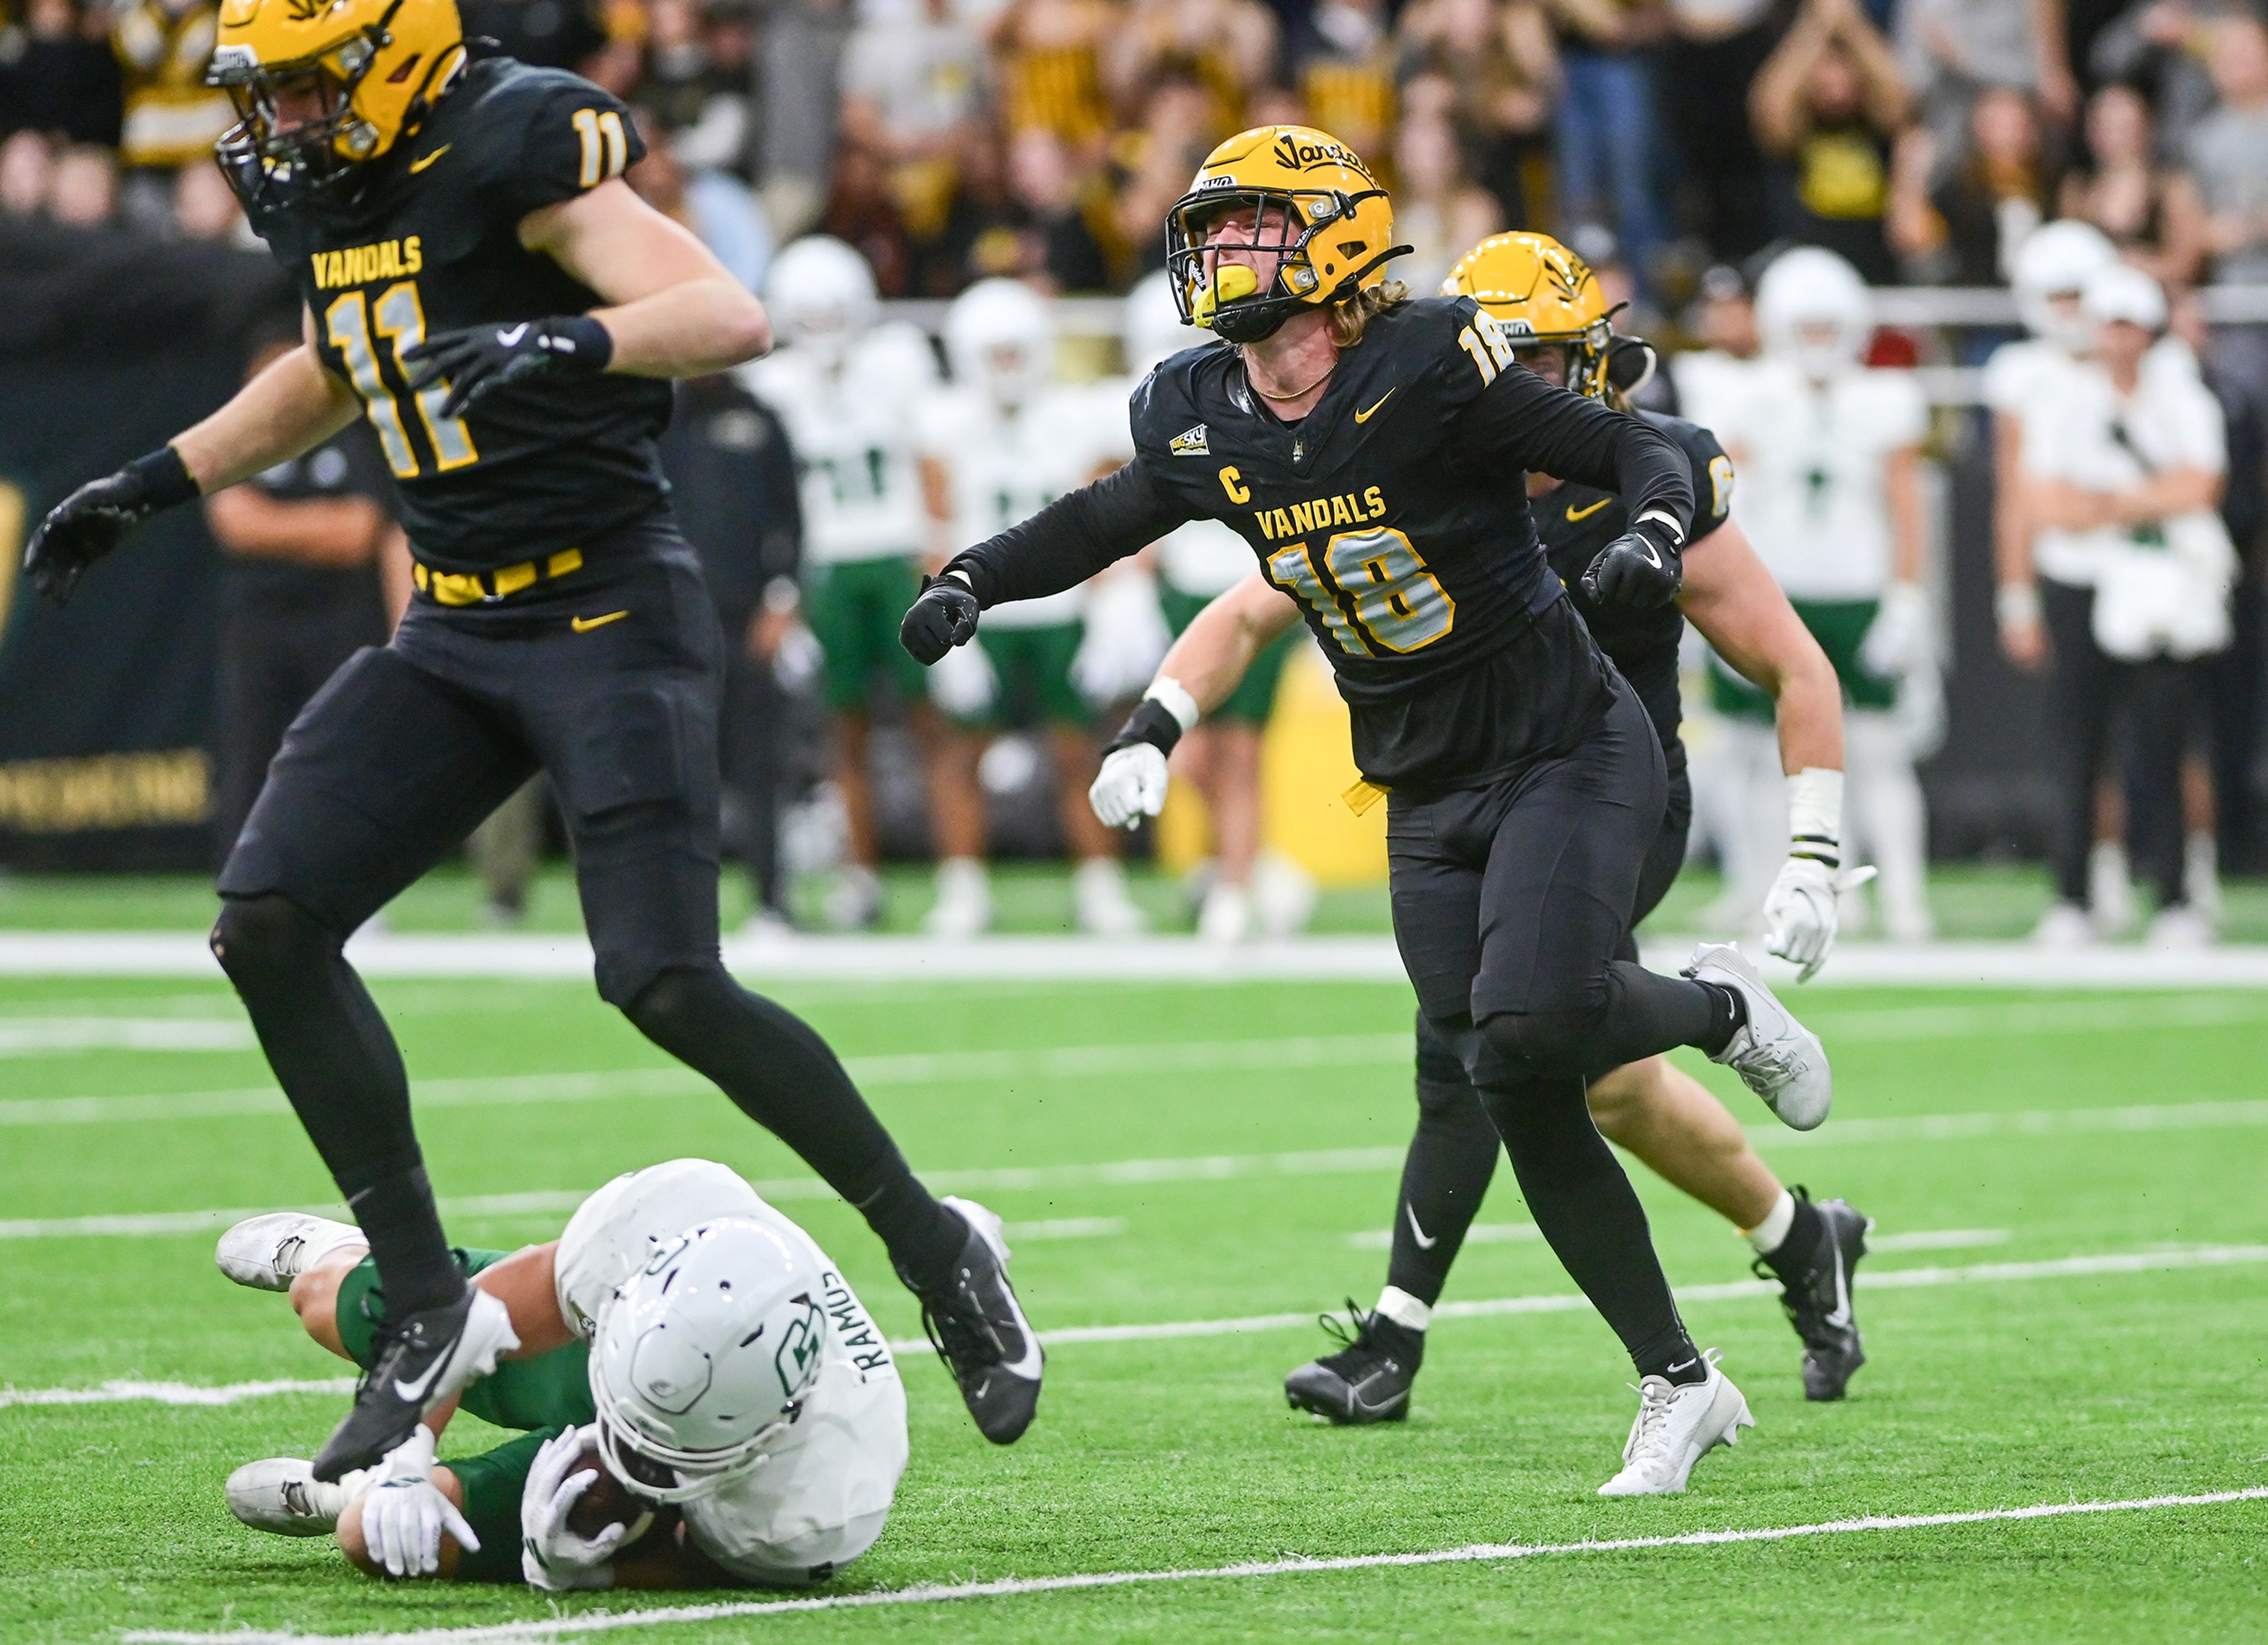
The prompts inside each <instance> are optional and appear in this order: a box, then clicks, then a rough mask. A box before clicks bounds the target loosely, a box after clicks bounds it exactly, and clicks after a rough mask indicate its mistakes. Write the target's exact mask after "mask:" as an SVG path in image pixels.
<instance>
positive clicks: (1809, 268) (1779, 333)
mask: <svg viewBox="0 0 2268 1645" xmlns="http://www.w3.org/2000/svg"><path fill="white" fill-rule="evenodd" d="M1756 331H1757V334H1758V335H1759V336H1761V337H1762V338H1763V340H1764V352H1765V353H1766V354H1776V355H1778V356H1780V357H1782V358H1786V359H1789V360H1792V361H1793V362H1794V363H1795V365H1796V368H1797V369H1798V370H1799V371H1800V372H1801V373H1803V374H1804V376H1805V377H1807V378H1808V379H1809V380H1811V381H1813V382H1815V383H1819V382H1826V381H1828V380H1830V379H1831V378H1834V377H1837V376H1839V375H1840V374H1841V373H1845V372H1846V371H1849V370H1850V369H1851V368H1852V366H1853V365H1857V364H1858V363H1859V360H1860V359H1861V358H1863V357H1864V356H1865V354H1866V351H1867V340H1868V339H1869V338H1871V337H1872V336H1874V299H1872V298H1871V297H1870V296H1868V294H1867V283H1866V282H1865V281H1864V280H1862V279H1860V278H1859V271H1858V270H1857V269H1854V268H1852V266H1851V265H1850V264H1849V263H1848V262H1845V261H1844V260H1843V259H1842V258H1840V257H1838V256H1837V255H1836V254H1834V253H1833V252H1831V251H1825V250H1823V249H1821V248H1820V247H1816V246H1799V247H1796V248H1795V249H1794V250H1793V251H1790V252H1786V253H1784V254H1781V255H1780V256H1778V257H1777V258H1775V259H1774V260H1773V262H1772V265H1771V268H1769V269H1765V270H1764V278H1763V279H1762V280H1760V281H1759V282H1757V284H1756Z"/></svg>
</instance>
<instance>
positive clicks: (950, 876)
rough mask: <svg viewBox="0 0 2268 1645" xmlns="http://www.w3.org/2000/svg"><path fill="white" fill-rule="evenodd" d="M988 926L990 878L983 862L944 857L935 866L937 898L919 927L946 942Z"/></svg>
mask: <svg viewBox="0 0 2268 1645" xmlns="http://www.w3.org/2000/svg"><path fill="white" fill-rule="evenodd" d="M991 926H992V882H991V881H990V878H988V877H987V875H986V874H985V872H984V865H983V863H981V862H977V861H976V860H974V859H970V858H967V857H955V858H948V859H946V860H945V861H943V862H941V863H939V864H938V866H937V902H936V903H935V904H933V905H932V907H931V909H930V911H929V913H928V914H927V915H926V916H925V917H924V918H923V920H922V929H923V930H924V931H926V932H927V933H929V934H930V935H931V936H932V937H941V938H943V939H945V940H946V941H948V942H962V941H967V940H968V939H969V938H971V937H980V936H983V934H984V933H985V932H987V931H989V930H990V929H991Z"/></svg>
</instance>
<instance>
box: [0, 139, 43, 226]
mask: <svg viewBox="0 0 2268 1645" xmlns="http://www.w3.org/2000/svg"><path fill="white" fill-rule="evenodd" d="M54 176H55V148H54V145H53V144H50V143H49V142H48V139H47V136H46V135H45V134H44V133H42V132H38V131H29V130H26V131H18V132H17V133H16V134H15V135H14V136H11V137H10V138H9V139H8V140H7V141H6V142H5V143H0V212H4V213H6V214H7V215H8V216H10V217H37V216H38V215H39V214H40V212H42V211H44V210H47V209H48V183H49V182H50V181H52V180H53V178H54Z"/></svg>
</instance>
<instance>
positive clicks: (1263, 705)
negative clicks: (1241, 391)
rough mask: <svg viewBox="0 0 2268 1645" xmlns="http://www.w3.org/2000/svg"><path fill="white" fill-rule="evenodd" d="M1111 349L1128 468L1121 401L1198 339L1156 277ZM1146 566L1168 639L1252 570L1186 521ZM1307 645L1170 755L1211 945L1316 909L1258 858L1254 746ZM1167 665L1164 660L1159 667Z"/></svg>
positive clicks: (1220, 539) (1246, 553) (1277, 865)
mask: <svg viewBox="0 0 2268 1645" xmlns="http://www.w3.org/2000/svg"><path fill="white" fill-rule="evenodd" d="M1119 339H1120V342H1121V343H1122V344H1123V348H1124V350H1125V355H1126V371H1127V375H1126V376H1124V377H1123V378H1111V379H1108V380H1105V381H1103V382H1101V383H1097V384H1096V385H1095V386H1094V395H1095V397H1096V400H1097V402H1099V403H1100V404H1101V406H1102V407H1103V408H1104V413H1103V414H1104V415H1105V416H1106V417H1108V418H1109V419H1110V421H1111V424H1112V426H1113V431H1114V432H1115V433H1116V437H1117V443H1116V446H1115V447H1114V454H1115V455H1116V456H1117V457H1118V458H1120V459H1121V460H1126V459H1130V458H1131V457H1132V456H1133V455H1134V439H1133V434H1132V432H1131V430H1130V427H1129V425H1128V423H1127V416H1126V402H1127V401H1128V400H1129V399H1130V397H1131V396H1132V395H1133V392H1134V389H1135V387H1136V386H1137V385H1138V383H1140V381H1141V380H1142V379H1143V378H1145V377H1146V376H1148V375H1149V373H1150V371H1151V368H1152V367H1153V366H1155V365H1157V364H1158V363H1159V362H1160V360H1163V359H1165V358H1167V356H1168V355H1174V354H1179V353H1180V352H1181V351H1182V350H1183V349H1188V348H1194V347H1196V346H1197V344H1199V343H1203V342H1204V341H1205V336H1204V333H1202V332H1197V331H1193V330H1191V329H1190V328H1189V327H1187V326H1185V325H1183V324H1182V314H1181V309H1180V307H1179V306H1178V305H1176V304H1175V301H1174V289H1173V282H1172V280H1171V279H1170V277H1168V276H1167V274H1166V271H1165V270H1164V269H1159V270H1157V271H1156V272H1155V273H1152V274H1150V275H1146V276H1145V277H1143V279H1142V280H1141V281H1140V282H1139V283H1138V284H1136V286H1135V287H1134V289H1133V290H1132V291H1130V292H1128V293H1127V296H1126V302H1125V306H1124V307H1123V310H1122V311H1121V321H1120V327H1119ZM1145 559H1146V560H1148V561H1150V562H1151V563H1152V564H1154V565H1155V566H1156V568H1157V572H1158V602H1159V605H1160V608H1161V609H1162V611H1163V615H1164V617H1165V621H1166V623H1167V627H1168V628H1169V629H1170V630H1171V631H1172V632H1173V633H1174V634H1175V635H1178V634H1180V633H1181V632H1182V630H1184V629H1186V628H1187V627H1189V624H1190V623H1191V622H1193V621H1195V620H1196V617H1197V613H1198V612H1200V611H1202V610H1204V608H1205V607H1206V606H1207V605H1209V604H1211V601H1213V599H1214V598H1215V597H1216V596H1218V595H1220V594H1226V593H1227V592H1228V591H1229V590H1230V589H1232V588H1233V587H1235V586H1236V585H1237V584H1239V583H1241V582H1242V581H1243V580H1244V579H1245V578H1246V577H1248V576H1249V575H1250V574H1251V571H1252V550H1251V549H1249V548H1248V547H1247V546H1246V544H1245V542H1244V539H1243V538H1241V537H1240V536H1238V535H1236V534H1235V533H1234V532H1233V531H1231V530H1230V529H1229V528H1228V527H1226V526H1225V525H1223V524H1221V523H1220V522H1219V520H1190V521H1189V523H1188V524H1187V525H1185V526H1181V527H1176V528H1175V530H1174V531H1172V532H1170V533H1168V534H1167V535H1165V536H1163V537H1160V539H1159V540H1158V542H1156V543H1155V544H1154V545H1153V546H1152V549H1151V550H1150V552H1149V553H1148V554H1147V555H1145ZM1307 643H1308V641H1307V635H1306V634H1305V632H1304V631H1300V630H1297V629H1294V630H1292V631H1288V632H1286V633H1285V634H1284V635H1283V636H1281V637H1280V638H1278V639H1277V640H1276V641H1275V642H1274V643H1273V644H1271V645H1269V646H1268V647H1267V649H1266V650H1264V651H1263V652H1262V653H1260V655H1258V656H1257V657H1256V658H1254V659H1253V660H1252V666H1251V668H1249V669H1248V670H1247V671H1246V673H1245V675H1244V679H1243V681H1242V682H1241V684H1239V685H1238V687H1237V689H1236V690H1234V691H1233V692H1232V693H1231V694H1230V696H1229V697H1228V699H1227V700H1226V702H1224V703H1222V704H1221V705H1220V706H1219V708H1217V709H1215V710H1214V711H1213V712H1211V714H1208V715H1207V716H1206V717H1205V719H1204V721H1203V723H1201V724H1200V725H1198V726H1197V727H1195V728H1194V729H1192V730H1191V731H1190V732H1189V734H1188V735H1187V736H1185V737H1183V738H1182V740H1181V741H1180V742H1179V743H1178V744H1177V745H1176V746H1175V749H1174V760H1173V765H1174V770H1175V772H1177V773H1178V774H1179V775H1181V776H1182V777H1183V778H1187V779H1188V780H1189V782H1190V783H1191V784H1193V785H1194V786H1196V788H1197V792H1198V793H1200V794H1202V795H1204V802H1205V811H1206V815H1207V817H1208V820H1209V821H1210V822H1211V825H1212V841H1213V860H1212V872H1211V874H1210V875H1209V876H1208V882H1207V883H1206V885H1205V888H1204V900H1203V901H1202V902H1201V903H1200V904H1198V907H1197V934H1198V935H1199V936H1201V937H1203V938H1204V939H1206V940H1207V941H1212V942H1223V943H1234V942H1241V941H1244V940H1245V939H1246V938H1248V937H1249V936H1252V935H1254V934H1256V933H1265V934H1267V935H1270V936H1285V935H1288V934H1290V933H1292V932H1294V931H1296V930H1298V929H1299V928H1300V926H1304V925H1305V924H1306V923H1307V917H1308V916H1309V914H1311V913H1312V912H1313V911H1314V904H1315V886H1314V881H1313V880H1312V879H1310V878H1309V877H1308V875H1307V873H1306V872H1305V871H1304V870H1303V869H1301V868H1300V867H1299V866H1298V865H1297V864H1296V863H1293V862H1291V861H1289V860H1288V859H1285V858H1283V857H1280V856H1278V855H1275V854H1273V853H1263V852H1262V851H1261V849H1260V840H1261V833H1262V828H1263V816H1262V810H1261V791H1260V754H1261V738H1262V734H1263V732H1264V731H1265V730H1266V728H1267V725H1268V716H1269V713H1270V710H1271V709H1272V707H1273V705H1274V704H1275V700H1276V686H1277V682H1278V681H1279V680H1281V679H1282V678H1283V674H1284V665H1285V662H1286V661H1287V660H1290V658H1291V657H1292V654H1293V653H1294V652H1295V651H1296V650H1297V649H1298V648H1299V647H1300V646H1302V645H1307ZM1163 654H1164V653H1163V651H1162V650H1160V653H1159V656H1162V655H1163ZM1157 661H1158V657H1152V658H1151V659H1150V660H1149V668H1145V671H1144V673H1143V674H1142V676H1141V677H1140V678H1139V679H1138V680H1136V681H1135V682H1133V686H1132V690H1130V691H1128V692H1127V695H1128V696H1133V695H1136V694H1138V693H1139V692H1140V691H1141V690H1143V689H1145V687H1146V686H1147V685H1148V684H1149V682H1150V670H1151V669H1154V668H1155V666H1156V664H1157Z"/></svg>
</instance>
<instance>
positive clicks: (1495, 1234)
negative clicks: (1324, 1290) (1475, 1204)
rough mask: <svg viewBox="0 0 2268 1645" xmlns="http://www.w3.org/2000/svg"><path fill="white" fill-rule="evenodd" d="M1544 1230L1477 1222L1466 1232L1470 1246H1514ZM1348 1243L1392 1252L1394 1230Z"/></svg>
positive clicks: (1364, 1233)
mask: <svg viewBox="0 0 2268 1645" xmlns="http://www.w3.org/2000/svg"><path fill="white" fill-rule="evenodd" d="M1542 1238H1543V1229H1542V1228H1537V1227H1536V1226H1535V1224H1534V1223H1533V1222H1476V1223H1474V1224H1473V1225H1472V1227H1470V1228H1467V1229H1466V1230H1465V1240H1464V1243H1466V1244H1468V1245H1512V1244H1516V1243H1520V1242H1521V1241H1523V1240H1532V1239H1542ZM1346 1243H1348V1244H1350V1245H1351V1246H1353V1247H1354V1248H1355V1249H1356V1250H1393V1249H1394V1230H1393V1229H1392V1228H1364V1229H1362V1230H1361V1231H1359V1233H1354V1234H1350V1235H1348V1236H1346Z"/></svg>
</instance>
